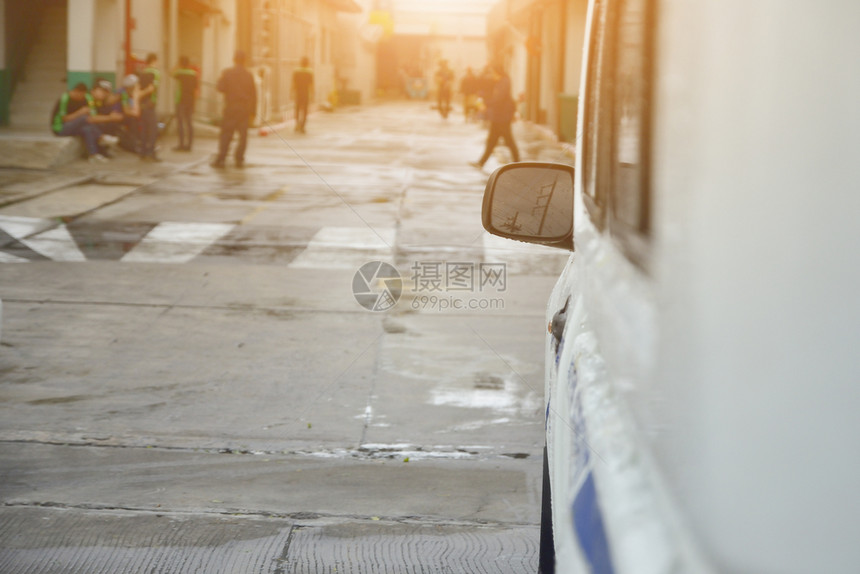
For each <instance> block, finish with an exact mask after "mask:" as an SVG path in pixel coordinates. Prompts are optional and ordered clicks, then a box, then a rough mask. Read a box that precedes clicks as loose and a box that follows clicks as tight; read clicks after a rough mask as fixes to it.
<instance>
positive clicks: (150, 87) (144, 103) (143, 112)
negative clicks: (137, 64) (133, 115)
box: [135, 53, 161, 161]
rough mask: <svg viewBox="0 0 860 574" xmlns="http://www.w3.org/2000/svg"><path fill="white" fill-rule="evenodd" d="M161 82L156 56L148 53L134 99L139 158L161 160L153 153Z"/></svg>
mask: <svg viewBox="0 0 860 574" xmlns="http://www.w3.org/2000/svg"><path fill="white" fill-rule="evenodd" d="M160 83H161V71H160V70H159V69H158V56H156V55H155V54H153V53H150V54H149V55H148V56H146V67H145V68H144V69H143V71H142V72H141V73H140V76H139V81H138V90H137V95H136V96H135V99H137V100H138V102H139V104H138V105H139V107H140V140H141V141H140V148H141V149H140V159H142V160H148V161H161V159H160V158H159V157H158V156H157V155H155V142H156V141H157V140H158V114H157V113H156V109H155V107H156V105H157V104H158V85H159V84H160Z"/></svg>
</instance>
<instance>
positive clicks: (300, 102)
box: [292, 56, 314, 134]
mask: <svg viewBox="0 0 860 574" xmlns="http://www.w3.org/2000/svg"><path fill="white" fill-rule="evenodd" d="M309 65H310V61H309V60H308V58H307V56H305V57H303V58H302V59H301V62H300V63H299V67H298V68H296V69H295V71H293V87H292V92H293V98H294V99H295V106H296V108H295V112H296V128H295V130H296V132H298V133H301V134H303V133H305V123H306V122H307V119H308V104H309V103H310V100H311V97H312V94H313V89H314V71H313V70H312V69H311V68H310V67H309Z"/></svg>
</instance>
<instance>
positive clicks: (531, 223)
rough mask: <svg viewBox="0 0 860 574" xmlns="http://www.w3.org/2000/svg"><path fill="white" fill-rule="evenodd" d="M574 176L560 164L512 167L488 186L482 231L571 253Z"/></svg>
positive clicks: (501, 170)
mask: <svg viewBox="0 0 860 574" xmlns="http://www.w3.org/2000/svg"><path fill="white" fill-rule="evenodd" d="M573 174H574V169H573V168H572V167H571V166H569V165H564V164H560V163H537V162H525V163H511V164H508V165H506V166H503V167H500V168H499V169H497V170H496V171H495V172H493V175H492V176H490V180H489V181H488V182H487V187H486V189H485V190H484V206H483V210H482V214H481V218H482V221H483V224H484V229H486V230H487V231H489V232H490V233H492V234H493V235H498V236H499V237H506V238H508V239H516V240H518V241H525V242H526V243H537V244H540V245H547V246H550V247H558V248H560V249H567V250H568V251H573V182H574V179H573Z"/></svg>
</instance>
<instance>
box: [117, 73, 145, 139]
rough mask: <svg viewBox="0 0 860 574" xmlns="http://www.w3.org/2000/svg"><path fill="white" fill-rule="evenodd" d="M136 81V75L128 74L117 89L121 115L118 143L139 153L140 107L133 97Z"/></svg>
mask: <svg viewBox="0 0 860 574" xmlns="http://www.w3.org/2000/svg"><path fill="white" fill-rule="evenodd" d="M137 82H138V78H137V76H136V75H135V74H129V75H127V76H126V77H125V78H123V80H122V88H120V90H119V98H120V103H121V105H122V115H123V121H122V130H121V131H120V136H119V145H120V147H121V148H123V149H125V150H128V151H130V152H132V153H136V154H140V145H141V143H140V107H139V106H138V100H137V99H136V98H135V97H134V96H135V92H136V91H137Z"/></svg>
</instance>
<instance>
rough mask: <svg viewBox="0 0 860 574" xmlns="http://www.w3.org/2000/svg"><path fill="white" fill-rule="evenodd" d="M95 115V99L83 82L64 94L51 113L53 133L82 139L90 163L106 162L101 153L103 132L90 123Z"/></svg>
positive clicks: (106, 159)
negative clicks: (100, 143) (100, 144)
mask: <svg viewBox="0 0 860 574" xmlns="http://www.w3.org/2000/svg"><path fill="white" fill-rule="evenodd" d="M93 115H95V105H94V103H93V98H92V96H90V94H89V93H88V92H87V86H86V84H84V83H83V82H79V83H78V84H76V85H75V86H74V87H73V88H72V89H71V90H68V91H66V92H63V94H62V95H61V96H60V98H59V99H58V100H57V103H55V104H54V109H53V110H52V112H51V131H52V132H53V133H54V135H56V136H60V137H71V136H74V137H80V138H81V139H82V140H83V142H84V147H85V148H86V150H87V155H88V156H89V160H90V162H106V161H108V158H106V157H105V156H104V155H102V154H101V153H99V138H100V137H101V135H102V132H101V130H100V129H99V128H98V126H96V125H95V124H93V123H91V122H90V118H91V117H92V116H93Z"/></svg>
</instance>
